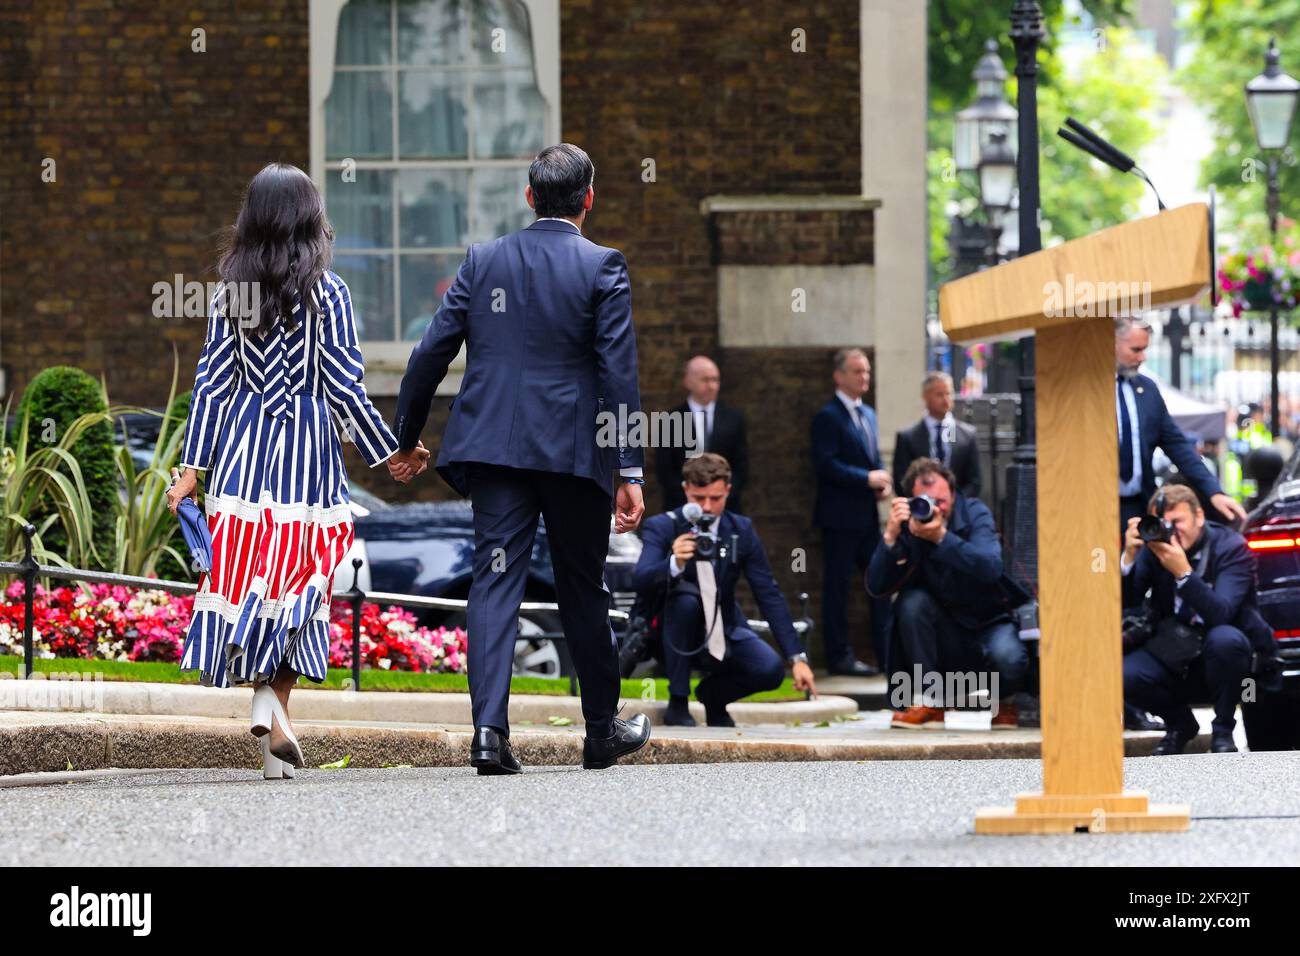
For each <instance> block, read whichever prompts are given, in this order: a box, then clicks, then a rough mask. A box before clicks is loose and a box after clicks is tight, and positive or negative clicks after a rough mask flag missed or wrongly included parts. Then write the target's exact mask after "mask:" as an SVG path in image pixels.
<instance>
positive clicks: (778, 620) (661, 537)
mask: <svg viewBox="0 0 1300 956" xmlns="http://www.w3.org/2000/svg"><path fill="white" fill-rule="evenodd" d="M718 524H719V527H718V541H719V543H721V544H724V545H726V546H727V548H728V549H729V553H728V556H727V558H726V560H725V561H723V560H719V561H718V562H717V563H716V564H715V566H714V567H715V569H716V570H715V573H716V575H717V582H718V604H719V607H720V608H721V609H722V630H723V633H725V634H728V635H730V634H731V632H732V631H734V630H735V629H736V628H737V627H739V626H740V625H742V624H744V623H745V614H744V611H742V610H741V607H740V602H739V601H737V600H736V584H737V582H738V581H739V580H740V576H741V575H742V574H743V575H744V576H745V580H746V581H748V582H749V590H750V591H751V592H752V593H753V595H754V600H755V602H757V604H758V609H759V611H760V612H761V613H762V615H763V617H764V619H765V620H766V621H767V623H768V624H769V625H771V628H772V637H773V638H775V640H776V642H777V644H779V645H780V647H781V653H782V654H783V655H784V656H785V657H787V658H789V657H793V656H794V655H795V654H798V653H800V652H801V651H803V649H804V647H803V642H802V641H801V640H800V639H799V632H798V631H796V630H795V629H794V621H793V620H792V619H791V617H790V609H789V607H787V606H786V603H785V598H784V597H783V596H782V595H781V588H780V586H779V585H778V584H777V583H776V578H775V577H773V575H772V567H771V565H769V564H768V563H767V554H766V553H765V552H764V551H763V543H762V542H761V541H759V540H758V533H757V532H756V531H755V530H754V523H753V522H752V521H750V520H749V519H748V518H746V517H745V516H744V515H735V514H732V513H731V512H730V511H725V510H724V511H723V512H722V519H721V521H719V522H718ZM690 527H691V526H690V524H689V523H688V522H687V521H686V519H685V518H683V517H682V516H681V512H680V510H675V511H669V512H668V513H666V514H660V515H655V516H654V517H653V518H650V519H648V520H647V521H646V523H645V525H644V526H643V528H642V531H641V557H640V559H639V560H638V561H637V563H636V569H635V570H634V571H633V572H632V586H633V588H635V589H636V590H637V591H639V592H648V591H653V590H655V589H657V588H663V587H667V586H668V584H669V583H670V582H671V581H672V575H671V572H670V570H669V567H668V559H669V558H670V557H671V556H672V553H673V541H674V540H675V539H676V538H677V537H678V535H682V534H685V533H686V532H687V531H689V530H690ZM681 576H682V577H683V578H684V579H685V580H687V581H691V582H696V581H698V578H697V577H696V574H695V562H694V561H688V562H687V563H686V567H685V568H684V569H683V570H682V575H681Z"/></svg>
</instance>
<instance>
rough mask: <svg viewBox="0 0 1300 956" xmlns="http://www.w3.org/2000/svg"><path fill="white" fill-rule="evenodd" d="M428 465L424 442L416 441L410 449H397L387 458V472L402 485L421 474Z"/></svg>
mask: <svg viewBox="0 0 1300 956" xmlns="http://www.w3.org/2000/svg"><path fill="white" fill-rule="evenodd" d="M428 467H429V449H427V448H425V447H424V442H416V444H415V447H414V448H412V449H411V450H410V451H402V450H400V449H399V450H398V451H397V452H395V453H394V454H393V456H392V457H391V458H389V459H388V473H389V474H390V475H392V476H393V480H394V481H396V482H397V483H398V484H401V485H404V484H406V483H407V482H408V481H410V480H411V479H412V478H414V477H416V476H417V475H422V474H424V472H425V471H426V470H427V469H428Z"/></svg>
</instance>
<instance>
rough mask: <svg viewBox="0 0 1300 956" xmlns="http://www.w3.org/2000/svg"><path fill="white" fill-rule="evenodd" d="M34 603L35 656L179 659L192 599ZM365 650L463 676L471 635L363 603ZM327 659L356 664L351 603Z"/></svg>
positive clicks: (8, 597) (40, 592) (341, 608)
mask: <svg viewBox="0 0 1300 956" xmlns="http://www.w3.org/2000/svg"><path fill="white" fill-rule="evenodd" d="M33 606H34V610H35V614H36V619H35V623H34V627H33V653H34V655H35V656H36V657H41V658H54V657H80V658H85V659H90V660H96V659H98V660H113V661H163V662H175V661H178V660H179V659H180V656H181V649H182V647H183V645H184V641H185V631H186V628H188V627H189V623H190V614H191V611H192V609H193V606H194V598H193V597H189V596H184V595H173V594H169V593H167V592H166V591H158V590H145V589H135V588H125V587H118V586H114V585H108V584H96V585H90V586H89V587H87V588H81V587H56V588H52V589H49V590H47V589H45V588H43V587H40V586H39V585H38V586H37V588H36V593H35V595H34V601H33ZM22 652H23V583H22V582H21V581H15V582H14V583H13V584H11V585H9V587H8V588H6V589H5V591H4V601H3V603H0V654H15V655H21V654H22ZM361 654H362V666H363V667H376V668H381V669H383V670H403V671H418V672H425V673H444V674H459V673H463V672H464V670H465V632H464V631H463V630H461V629H460V628H456V629H455V630H451V631H449V630H447V629H446V628H441V627H440V628H437V629H430V628H427V627H419V626H418V625H417V624H416V620H415V616H414V615H413V614H411V613H410V612H409V611H406V610H403V609H401V608H397V607H390V608H388V609H387V610H383V609H381V608H380V607H379V606H378V605H375V604H365V605H362V608H361ZM329 663H330V666H331V667H344V668H346V667H351V666H352V614H351V609H350V608H349V607H348V606H347V605H346V604H342V603H335V604H334V605H333V606H332V607H331V610H330V655H329Z"/></svg>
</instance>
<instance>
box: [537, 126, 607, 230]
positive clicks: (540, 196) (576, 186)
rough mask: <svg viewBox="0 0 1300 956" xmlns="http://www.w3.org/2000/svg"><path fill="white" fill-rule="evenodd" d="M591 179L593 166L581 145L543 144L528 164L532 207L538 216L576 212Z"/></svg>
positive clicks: (594, 170)
mask: <svg viewBox="0 0 1300 956" xmlns="http://www.w3.org/2000/svg"><path fill="white" fill-rule="evenodd" d="M595 178H596V167H595V166H593V165H592V164H591V157H589V156H588V155H587V154H586V153H585V152H583V151H582V149H581V148H579V147H577V146H574V145H573V144H572V143H557V144H556V145H554V146H547V147H546V148H545V149H544V150H542V151H541V152H540V153H538V154H537V158H536V159H534V160H533V164H532V165H531V166H529V167H528V185H529V186H531V187H532V188H533V210H534V211H535V212H536V213H537V215H538V216H576V215H578V213H580V212H582V204H583V200H584V199H586V197H587V187H589V186H590V185H591V184H592V182H593V181H594V180H595Z"/></svg>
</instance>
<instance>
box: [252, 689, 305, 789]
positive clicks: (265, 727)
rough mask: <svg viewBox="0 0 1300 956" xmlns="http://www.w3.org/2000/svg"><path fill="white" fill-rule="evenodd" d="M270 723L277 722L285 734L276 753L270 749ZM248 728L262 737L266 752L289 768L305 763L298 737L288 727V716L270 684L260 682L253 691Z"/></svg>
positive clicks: (255, 734)
mask: <svg viewBox="0 0 1300 956" xmlns="http://www.w3.org/2000/svg"><path fill="white" fill-rule="evenodd" d="M272 723H278V724H279V725H280V730H281V731H282V732H283V733H284V736H285V744H284V745H282V746H281V748H280V753H278V754H276V753H272V752H271V750H270V746H271V745H270V736H271V726H272ZM249 729H250V730H251V731H252V733H253V735H254V736H257V737H261V738H262V740H263V741H264V743H263V746H264V748H265V749H266V752H267V753H268V754H270V756H272V757H275V758H277V759H279V760H280V761H281V762H282V763H284V764H285V765H286V766H287V767H289V769H292V768H293V767H301V766H303V764H304V763H305V761H304V760H303V756H302V747H300V746H299V745H298V738H297V737H295V736H294V734H293V731H292V730H291V729H290V727H289V716H288V714H286V713H285V712H284V707H283V706H282V705H281V703H280V698H279V697H277V696H276V695H275V691H274V690H272V689H271V685H270V684H262V685H261V686H260V687H258V688H257V689H256V690H254V691H253V723H252V726H251V727H250V728H249Z"/></svg>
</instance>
